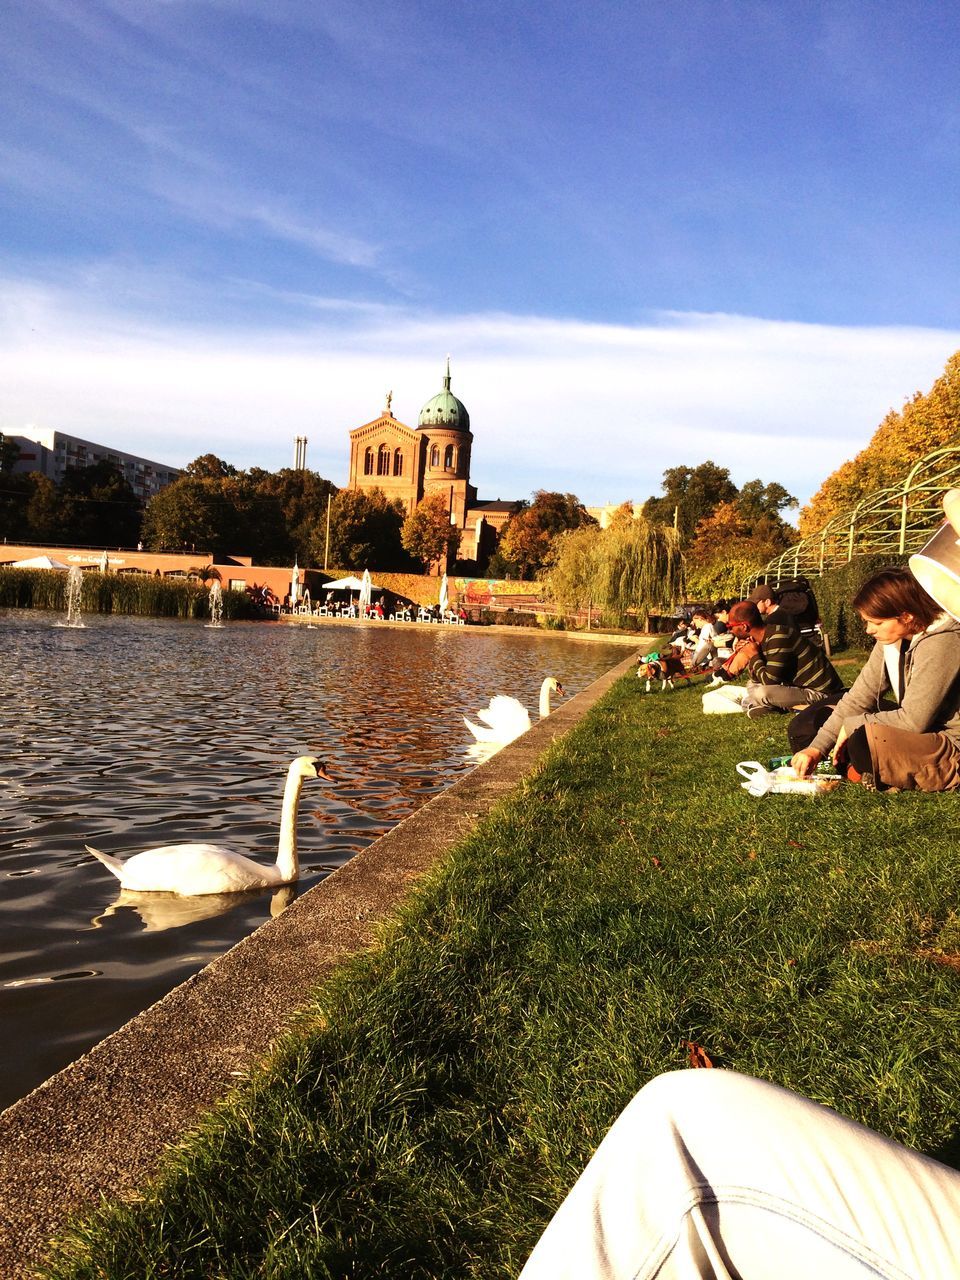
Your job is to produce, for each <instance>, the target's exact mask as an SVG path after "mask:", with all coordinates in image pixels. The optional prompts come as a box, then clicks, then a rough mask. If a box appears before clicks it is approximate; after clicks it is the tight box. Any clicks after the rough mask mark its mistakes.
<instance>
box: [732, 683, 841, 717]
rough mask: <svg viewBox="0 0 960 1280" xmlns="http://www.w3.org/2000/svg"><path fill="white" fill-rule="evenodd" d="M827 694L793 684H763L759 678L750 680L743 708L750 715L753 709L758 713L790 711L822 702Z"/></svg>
mask: <svg viewBox="0 0 960 1280" xmlns="http://www.w3.org/2000/svg"><path fill="white" fill-rule="evenodd" d="M825 697H826V694H823V693H818V692H817V691H816V690H815V689H803V688H800V687H799V686H797V685H792V684H761V683H760V681H759V680H748V681H747V691H746V693H745V694H744V697H743V709H744V711H746V712H747V714H748V715H749V714H750V712H751V711H756V712H757V713H758V714H760V713H761V712H767V711H789V710H791V708H793V707H799V706H803V705H806V704H809V703H814V702H822V701H823V700H824V698H825Z"/></svg>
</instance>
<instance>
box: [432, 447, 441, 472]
mask: <svg viewBox="0 0 960 1280" xmlns="http://www.w3.org/2000/svg"><path fill="white" fill-rule="evenodd" d="M430 465H431V467H439V465H440V448H439V446H438V445H434V446H433V448H432V449H431V450H430Z"/></svg>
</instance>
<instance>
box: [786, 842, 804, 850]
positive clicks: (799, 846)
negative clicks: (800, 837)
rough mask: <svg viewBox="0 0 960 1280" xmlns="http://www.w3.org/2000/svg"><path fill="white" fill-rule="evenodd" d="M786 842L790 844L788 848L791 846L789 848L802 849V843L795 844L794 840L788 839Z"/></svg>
mask: <svg viewBox="0 0 960 1280" xmlns="http://www.w3.org/2000/svg"><path fill="white" fill-rule="evenodd" d="M787 844H788V845H789V846H790V848H791V849H802V848H803V845H802V844H797V842H796V840H788V841H787Z"/></svg>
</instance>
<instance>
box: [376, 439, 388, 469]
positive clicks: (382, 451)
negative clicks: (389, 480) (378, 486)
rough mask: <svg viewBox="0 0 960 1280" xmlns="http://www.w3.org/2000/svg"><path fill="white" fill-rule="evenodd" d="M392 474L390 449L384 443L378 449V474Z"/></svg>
mask: <svg viewBox="0 0 960 1280" xmlns="http://www.w3.org/2000/svg"><path fill="white" fill-rule="evenodd" d="M389 474H390V449H389V448H388V446H387V445H385V444H382V445H381V446H380V448H379V449H378V450H377V475H378V476H388V475H389Z"/></svg>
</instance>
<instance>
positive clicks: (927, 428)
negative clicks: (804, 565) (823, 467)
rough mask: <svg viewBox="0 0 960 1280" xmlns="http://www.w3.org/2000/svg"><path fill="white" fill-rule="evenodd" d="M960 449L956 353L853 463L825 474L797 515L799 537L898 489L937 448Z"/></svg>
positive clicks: (959, 368)
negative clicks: (882, 492)
mask: <svg viewBox="0 0 960 1280" xmlns="http://www.w3.org/2000/svg"><path fill="white" fill-rule="evenodd" d="M957 445H960V351H957V352H955V353H954V354H953V355H952V356H951V357H950V359H949V360H948V361H947V364H946V367H945V369H944V371H943V373H942V374H941V376H940V377H939V378H938V379H937V380H936V382H935V383H934V384H933V386H932V387H931V389H930V390H929V391H928V392H926V393H923V392H919V391H918V392H917V393H916V394H915V395H914V396H913V398H912V399H911V400H908V401H907V402H906V403H905V404H904V406H903V408H902V409H899V410H897V409H891V410H890V412H889V413H888V414H887V415H886V417H885V418H884V419H883V421H882V422H881V423H880V425H879V426H878V427H877V429H876V431H875V432H874V433H873V436H872V437H871V439H870V442H869V444H868V445H867V446H866V448H865V449H862V450H861V451H860V453H858V454H857V455H856V457H855V458H853V459H851V460H849V461H847V462H845V463H843V465H842V466H840V467H838V468H837V470H836V471H834V472H833V473H832V474H831V475H829V476H828V477H827V478H826V480H825V481H824V482H823V484H822V485H821V486H820V488H819V489H818V490H817V492H816V493H815V494H814V496H813V498H812V499H811V500H810V502H809V503H808V505H807V506H806V507H804V508H803V510H802V511H801V512H800V520H799V524H800V532H801V534H803V536H804V537H806V536H807V535H809V534H811V533H815V532H816V531H817V530H818V529H822V528H823V526H824V525H825V524H826V523H827V522H828V521H829V520H831V519H832V518H833V517H834V516H836V515H840V514H841V513H843V512H846V511H849V510H850V509H851V507H854V506H856V504H857V503H858V502H859V501H860V500H861V499H862V498H865V497H866V496H867V495H868V494H870V493H873V492H875V491H876V490H878V489H886V488H890V487H893V486H896V485H899V484H901V483H902V482H903V481H904V479H905V478H906V476H907V473H908V472H909V471H910V468H911V467H912V466H913V465H914V463H916V462H919V460H920V459H921V458H922V457H924V456H925V455H926V454H928V453H933V452H934V450H936V449H945V448H948V447H954V446H957Z"/></svg>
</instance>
